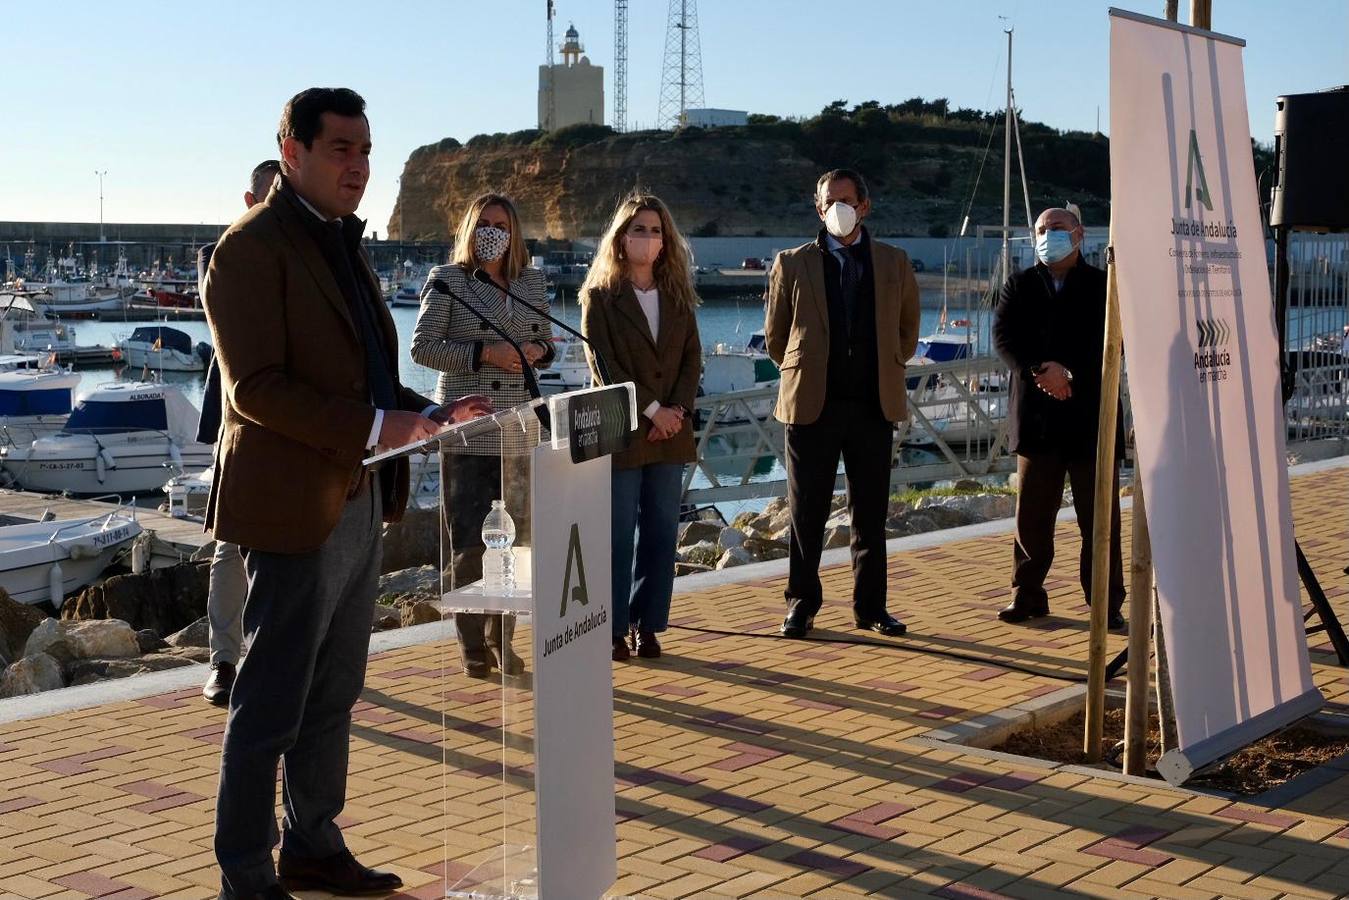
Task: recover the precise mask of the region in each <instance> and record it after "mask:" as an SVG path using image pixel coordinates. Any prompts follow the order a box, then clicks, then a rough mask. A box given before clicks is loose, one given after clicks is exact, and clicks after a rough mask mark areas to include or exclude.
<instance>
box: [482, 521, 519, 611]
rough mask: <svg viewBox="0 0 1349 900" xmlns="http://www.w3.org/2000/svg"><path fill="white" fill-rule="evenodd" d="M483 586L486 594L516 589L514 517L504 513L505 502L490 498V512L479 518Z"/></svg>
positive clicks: (508, 591)
mask: <svg viewBox="0 0 1349 900" xmlns="http://www.w3.org/2000/svg"><path fill="white" fill-rule="evenodd" d="M482 543H483V546H484V547H486V548H487V549H486V550H485V551H484V552H483V555H482V586H483V591H484V592H486V593H488V594H509V593H511V592H512V591H514V590H515V551H514V550H512V549H511V545H512V544H514V543H515V520H514V519H512V518H511V514H510V513H508V512H506V501H504V500H493V501H492V511H491V512H489V513H488V514H487V518H485V519H483V520H482Z"/></svg>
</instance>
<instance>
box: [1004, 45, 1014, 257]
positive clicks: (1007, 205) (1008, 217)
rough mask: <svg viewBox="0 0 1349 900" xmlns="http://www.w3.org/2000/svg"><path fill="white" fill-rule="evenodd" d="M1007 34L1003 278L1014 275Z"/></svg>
mask: <svg viewBox="0 0 1349 900" xmlns="http://www.w3.org/2000/svg"><path fill="white" fill-rule="evenodd" d="M1006 34H1007V113H1006V115H1007V122H1006V126H1005V128H1004V129H1003V130H1004V131H1005V132H1006V133H1005V134H1004V135H1003V141H1002V280H1003V281H1004V282H1005V281H1006V280H1007V279H1008V278H1010V277H1011V275H1012V258H1011V256H1010V255H1009V253H1008V242H1007V239H1008V235H1009V234H1010V233H1011V230H1012V29H1011V28H1008V29H1006Z"/></svg>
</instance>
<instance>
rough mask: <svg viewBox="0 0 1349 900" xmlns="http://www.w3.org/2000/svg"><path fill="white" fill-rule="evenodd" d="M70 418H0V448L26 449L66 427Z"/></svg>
mask: <svg viewBox="0 0 1349 900" xmlns="http://www.w3.org/2000/svg"><path fill="white" fill-rule="evenodd" d="M68 418H70V416H69V415H68V414H67V415H62V416H57V415H51V416H0V447H27V446H28V445H30V444H32V443H33V441H36V440H37V439H38V438H44V437H51V436H52V435H54V434H56V433H58V432H59V431H60V430H61V429H63V428H65V427H66V419H68Z"/></svg>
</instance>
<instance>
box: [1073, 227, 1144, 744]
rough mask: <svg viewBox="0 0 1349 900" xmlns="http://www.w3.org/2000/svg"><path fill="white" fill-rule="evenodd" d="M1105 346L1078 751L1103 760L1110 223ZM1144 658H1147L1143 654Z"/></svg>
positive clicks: (1112, 409)
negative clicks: (1083, 712) (1084, 685)
mask: <svg viewBox="0 0 1349 900" xmlns="http://www.w3.org/2000/svg"><path fill="white" fill-rule="evenodd" d="M1106 253H1107V257H1106V258H1107V265H1106V289H1105V348H1104V353H1103V354H1102V359H1101V410H1100V420H1099V422H1098V425H1097V429H1096V496H1095V498H1094V500H1095V504H1094V511H1093V513H1092V519H1093V521H1092V535H1091V544H1092V548H1091V638H1090V642H1089V644H1088V655H1087V709H1086V734H1085V735H1084V736H1083V740H1082V752H1083V754H1084V755H1085V756H1086V760H1087V762H1089V763H1094V762H1100V761H1101V734H1102V733H1103V732H1104V730H1105V641H1106V624H1107V621H1106V620H1107V615H1108V610H1109V606H1110V526H1111V524H1112V523H1111V521H1110V520H1111V515H1110V514H1111V511H1112V509H1113V504H1114V503H1115V502H1116V500H1115V496H1114V494H1115V490H1114V487H1115V429H1116V427H1117V425H1118V423H1117V421H1116V418H1117V417H1116V410H1117V408H1118V406H1119V372H1120V349H1121V346H1122V343H1123V341H1122V337H1121V335H1120V320H1119V289H1118V288H1117V287H1116V276H1115V269H1116V265H1115V240H1114V226H1111V234H1110V246H1109V248H1107V251H1106ZM1144 658H1145V659H1146V657H1144Z"/></svg>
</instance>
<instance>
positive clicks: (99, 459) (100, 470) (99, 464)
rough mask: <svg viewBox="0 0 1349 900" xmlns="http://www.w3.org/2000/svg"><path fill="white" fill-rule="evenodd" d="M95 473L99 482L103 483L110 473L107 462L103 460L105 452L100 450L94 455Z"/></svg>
mask: <svg viewBox="0 0 1349 900" xmlns="http://www.w3.org/2000/svg"><path fill="white" fill-rule="evenodd" d="M94 474H95V475H97V476H98V483H99V484H102V483H103V478H104V476H105V475H107V474H108V466H107V463H105V462H104V461H103V452H102V451H99V452H98V453H97V454H96V455H95V456H94Z"/></svg>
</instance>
